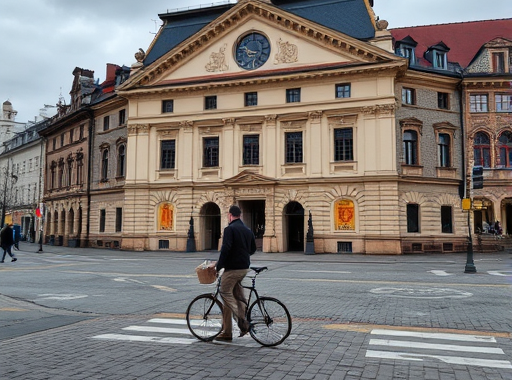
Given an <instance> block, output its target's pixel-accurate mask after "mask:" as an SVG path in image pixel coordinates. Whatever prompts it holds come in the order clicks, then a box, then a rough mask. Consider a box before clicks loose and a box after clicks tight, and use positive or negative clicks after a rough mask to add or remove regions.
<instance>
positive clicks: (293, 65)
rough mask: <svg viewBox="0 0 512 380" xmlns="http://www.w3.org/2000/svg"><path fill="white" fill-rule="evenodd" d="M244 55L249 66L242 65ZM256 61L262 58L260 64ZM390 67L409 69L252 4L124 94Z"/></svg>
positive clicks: (226, 16)
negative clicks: (331, 70) (353, 68)
mask: <svg viewBox="0 0 512 380" xmlns="http://www.w3.org/2000/svg"><path fill="white" fill-rule="evenodd" d="M251 34H257V36H256V37H257V38H258V39H259V40H258V41H256V42H255V43H254V44H252V43H251V41H249V42H247V40H246V39H245V38H246V37H247V36H249V37H248V39H250V38H252V36H251ZM157 38H158V37H157ZM244 49H245V50H244ZM243 54H246V61H245V62H243V63H242V65H241V64H240V62H241V60H242V61H243V58H240V57H241V56H242V55H243ZM263 55H266V57H262V56H263ZM255 56H258V57H259V58H261V59H260V61H259V62H257V63H256V64H255V63H254V62H253V58H254V57H255ZM389 62H398V63H399V64H403V65H405V61H404V60H402V59H401V58H398V57H396V56H395V55H394V54H392V53H390V52H388V51H385V50H383V49H380V48H378V47H376V46H374V45H372V44H370V43H368V42H365V41H360V40H358V39H356V38H353V37H350V36H348V35H345V34H343V33H341V32H338V31H335V30H332V29H329V28H327V27H325V26H322V25H319V24H316V23H314V22H312V21H309V20H306V19H304V18H301V17H299V16H297V15H294V14H292V13H288V12H286V11H285V10H283V9H279V8H277V7H274V6H272V5H271V4H268V3H264V2H260V1H255V0H247V1H242V2H239V3H238V4H237V5H235V6H233V7H232V8H230V9H229V10H227V11H226V12H225V13H223V14H222V15H221V16H219V17H218V18H217V19H216V20H214V21H213V22H211V23H210V24H208V25H207V26H205V27H204V28H202V29H201V30H200V31H198V32H196V33H195V34H193V35H192V36H190V37H189V38H188V39H186V40H184V41H183V42H182V43H181V44H179V45H178V46H176V47H174V48H172V49H171V50H170V51H168V52H167V53H166V54H164V55H163V56H162V57H160V58H159V59H157V60H156V61H154V62H153V63H152V64H150V65H148V66H146V67H143V68H141V69H139V71H137V72H135V73H134V74H133V75H132V77H131V78H130V79H128V80H127V81H126V82H125V83H124V84H123V85H121V86H120V87H119V90H120V91H127V90H130V89H136V88H141V87H145V88H148V87H164V86H165V87H169V86H191V85H193V84H195V83H204V82H205V81H206V82H209V81H219V80H230V81H236V80H237V79H239V80H247V78H250V77H251V76H254V75H262V74H264V75H284V74H287V73H290V72H291V73H293V72H300V71H301V70H302V69H303V68H304V69H309V70H311V69H312V68H315V67H317V69H318V70H321V69H324V68H326V69H329V68H333V67H335V68H337V67H344V66H353V65H356V66H358V65H365V66H368V65H369V64H374V65H378V64H380V63H389ZM244 65H245V66H244Z"/></svg>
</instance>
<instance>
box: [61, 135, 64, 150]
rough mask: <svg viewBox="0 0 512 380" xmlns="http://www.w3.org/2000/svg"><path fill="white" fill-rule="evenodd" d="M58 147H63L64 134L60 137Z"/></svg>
mask: <svg viewBox="0 0 512 380" xmlns="http://www.w3.org/2000/svg"><path fill="white" fill-rule="evenodd" d="M60 146H61V147H63V146H64V133H63V134H61V135H60Z"/></svg>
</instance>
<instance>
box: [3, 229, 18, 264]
mask: <svg viewBox="0 0 512 380" xmlns="http://www.w3.org/2000/svg"><path fill="white" fill-rule="evenodd" d="M0 240H1V243H0V246H1V247H2V249H3V250H4V253H3V255H2V261H0V263H3V262H4V259H5V254H6V253H8V254H9V256H11V258H12V260H11V261H16V260H18V259H17V258H16V257H15V256H14V254H13V253H12V252H11V247H12V245H13V244H14V234H13V230H12V223H9V224H6V225H5V227H4V228H2V230H1V231H0Z"/></svg>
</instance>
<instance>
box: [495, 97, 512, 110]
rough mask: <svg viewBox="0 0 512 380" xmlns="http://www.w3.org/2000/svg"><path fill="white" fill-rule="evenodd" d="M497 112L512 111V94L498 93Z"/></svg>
mask: <svg viewBox="0 0 512 380" xmlns="http://www.w3.org/2000/svg"><path fill="white" fill-rule="evenodd" d="M496 112H512V95H508V94H496Z"/></svg>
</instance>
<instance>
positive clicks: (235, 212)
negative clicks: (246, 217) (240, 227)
mask: <svg viewBox="0 0 512 380" xmlns="http://www.w3.org/2000/svg"><path fill="white" fill-rule="evenodd" d="M229 213H230V214H231V215H233V216H235V217H238V216H240V214H241V213H242V210H240V207H238V206H231V207H230V208H229Z"/></svg>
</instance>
